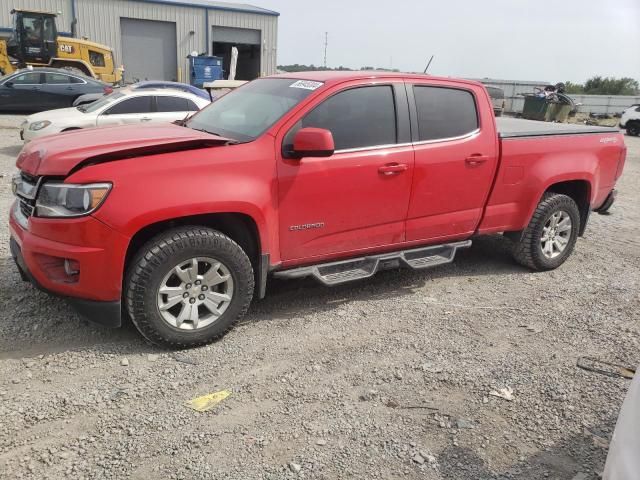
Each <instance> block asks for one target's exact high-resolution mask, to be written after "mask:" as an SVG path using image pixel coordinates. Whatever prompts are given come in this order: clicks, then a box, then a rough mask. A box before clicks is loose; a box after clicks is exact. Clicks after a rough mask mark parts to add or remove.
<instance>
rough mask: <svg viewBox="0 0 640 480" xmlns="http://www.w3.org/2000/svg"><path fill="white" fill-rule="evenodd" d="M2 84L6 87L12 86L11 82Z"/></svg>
mask: <svg viewBox="0 0 640 480" xmlns="http://www.w3.org/2000/svg"><path fill="white" fill-rule="evenodd" d="M4 86H5V87H7V88H13V82H4Z"/></svg>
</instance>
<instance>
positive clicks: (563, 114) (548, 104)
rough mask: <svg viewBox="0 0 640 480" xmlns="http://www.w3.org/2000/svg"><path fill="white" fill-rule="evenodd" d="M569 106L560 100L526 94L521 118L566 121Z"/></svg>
mask: <svg viewBox="0 0 640 480" xmlns="http://www.w3.org/2000/svg"><path fill="white" fill-rule="evenodd" d="M571 108H572V106H571V105H570V104H568V103H565V102H562V101H557V100H550V99H548V98H545V97H538V96H536V95H527V96H526V97H524V107H523V109H522V118H526V119H527V120H539V121H543V122H566V121H567V118H569V113H570V112H571Z"/></svg>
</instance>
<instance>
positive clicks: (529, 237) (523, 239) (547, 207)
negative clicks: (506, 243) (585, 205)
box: [513, 192, 580, 271]
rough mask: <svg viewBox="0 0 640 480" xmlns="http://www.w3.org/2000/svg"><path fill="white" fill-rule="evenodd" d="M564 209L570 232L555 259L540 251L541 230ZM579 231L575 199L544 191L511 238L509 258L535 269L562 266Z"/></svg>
mask: <svg viewBox="0 0 640 480" xmlns="http://www.w3.org/2000/svg"><path fill="white" fill-rule="evenodd" d="M558 212H566V213H567V214H568V215H569V217H570V218H571V233H570V236H569V237H568V243H567V245H566V247H565V248H564V251H562V253H560V254H559V255H558V256H557V257H555V258H548V257H547V256H545V254H544V253H543V251H542V245H541V240H542V237H543V229H544V228H545V225H546V223H547V222H548V221H549V220H550V218H551V216H552V215H554V214H556V213H558ZM579 231H580V211H579V209H578V205H576V202H575V201H574V200H573V199H572V198H571V197H568V196H567V195H562V194H559V193H552V192H548V193H545V194H544V196H543V197H542V200H541V201H540V203H539V204H538V206H537V208H536V210H535V212H534V213H533V217H532V218H531V221H530V222H529V225H528V226H527V228H526V229H525V230H524V231H523V232H522V235H520V238H519V240H518V241H515V242H514V243H515V244H514V248H513V258H514V259H515V260H516V262H518V263H519V264H520V265H523V266H525V267H528V268H530V269H532V270H536V271H544V270H553V269H554V268H558V267H559V266H560V265H562V264H563V263H564V262H565V261H566V260H567V258H569V255H571V252H573V249H574V247H575V244H576V241H577V239H578V232H579Z"/></svg>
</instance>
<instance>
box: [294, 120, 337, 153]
mask: <svg viewBox="0 0 640 480" xmlns="http://www.w3.org/2000/svg"><path fill="white" fill-rule="evenodd" d="M335 148H336V147H335V145H334V143H333V134H332V133H331V132H330V131H329V130H325V129H324V128H312V127H307V128H301V129H300V130H298V132H297V133H296V134H295V136H294V137H293V152H292V154H293V155H292V157H294V158H302V157H330V156H331V155H333V152H334V151H335Z"/></svg>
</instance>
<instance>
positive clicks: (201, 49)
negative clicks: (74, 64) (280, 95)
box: [0, 0, 279, 82]
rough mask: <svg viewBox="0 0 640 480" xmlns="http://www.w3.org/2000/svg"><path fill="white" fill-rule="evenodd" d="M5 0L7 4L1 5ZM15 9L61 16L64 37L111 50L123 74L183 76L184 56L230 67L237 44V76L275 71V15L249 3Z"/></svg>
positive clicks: (24, 2)
mask: <svg viewBox="0 0 640 480" xmlns="http://www.w3.org/2000/svg"><path fill="white" fill-rule="evenodd" d="M2 3H3V4H4V5H8V3H7V2H2ZM12 8H16V9H27V10H43V11H49V12H55V13H58V18H57V27H58V30H59V32H61V35H71V31H72V30H73V27H72V25H73V21H74V19H77V23H76V31H77V36H79V37H86V38H88V39H89V40H92V41H94V42H98V43H102V44H104V45H107V46H110V47H111V48H112V49H113V52H114V56H115V61H116V65H123V66H124V68H125V79H126V80H127V81H128V82H130V81H134V80H136V79H140V80H144V79H149V80H151V79H153V80H178V81H188V79H189V67H188V59H187V55H189V54H190V53H192V52H198V53H199V54H207V55H217V56H220V57H223V59H224V61H223V68H224V70H225V72H228V71H229V61H230V57H231V48H232V47H237V48H238V52H239V53H238V64H237V73H236V79H239V80H250V79H253V78H255V77H258V76H261V75H271V74H273V73H275V71H276V53H277V51H276V49H277V39H278V15H279V14H278V13H277V12H274V11H271V10H267V9H264V8H259V7H254V6H252V5H245V4H236V3H223V2H215V1H209V0H15V1H14V2H13V4H12ZM10 32H11V15H10V8H9V7H3V8H2V9H1V10H0V35H4V36H7V35H9V33H10Z"/></svg>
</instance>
